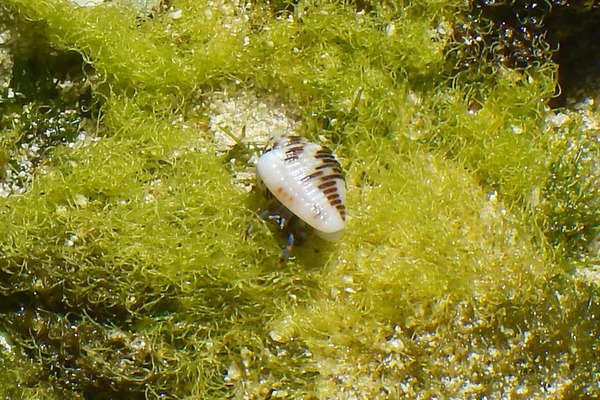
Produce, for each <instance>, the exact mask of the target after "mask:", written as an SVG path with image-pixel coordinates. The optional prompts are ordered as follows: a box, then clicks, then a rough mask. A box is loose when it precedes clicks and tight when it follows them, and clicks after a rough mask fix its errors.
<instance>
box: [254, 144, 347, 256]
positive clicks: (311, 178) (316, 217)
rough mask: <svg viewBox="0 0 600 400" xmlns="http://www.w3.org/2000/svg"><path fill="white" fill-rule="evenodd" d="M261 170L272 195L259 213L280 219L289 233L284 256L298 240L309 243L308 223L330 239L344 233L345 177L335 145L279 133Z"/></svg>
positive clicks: (263, 157) (268, 194)
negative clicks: (330, 145) (265, 206)
mask: <svg viewBox="0 0 600 400" xmlns="http://www.w3.org/2000/svg"><path fill="white" fill-rule="evenodd" d="M256 171H257V182H258V183H257V186H258V187H259V189H261V190H262V191H263V193H264V195H265V198H266V199H267V200H268V206H267V208H266V209H264V210H263V211H261V212H260V214H259V215H260V217H262V218H263V219H266V220H275V221H277V223H278V225H279V228H280V229H281V230H282V231H283V232H284V234H285V236H286V245H285V247H284V248H283V254H282V256H281V259H282V260H283V261H285V260H286V259H287V257H288V255H289V252H290V250H291V248H292V247H293V246H294V244H302V243H304V242H307V243H308V244H310V242H309V241H308V238H307V233H306V227H307V225H308V226H309V227H311V228H312V229H313V230H314V231H315V233H316V234H317V235H318V236H320V237H321V238H323V239H325V240H328V241H335V240H337V239H339V237H340V236H341V234H342V232H343V229H344V225H345V223H346V181H345V177H344V173H343V171H342V168H341V166H340V164H339V162H338V161H337V160H336V158H335V156H334V155H333V153H332V152H331V150H329V149H328V148H327V147H323V146H321V145H319V144H317V143H313V142H310V141H308V140H307V139H305V138H303V137H301V136H280V137H274V138H272V139H271V140H270V141H269V142H268V143H267V145H266V146H265V148H264V150H263V152H262V155H261V156H260V158H259V159H258V162H257V165H256ZM311 246H312V245H311ZM312 247H313V248H314V246H312ZM315 250H316V249H315Z"/></svg>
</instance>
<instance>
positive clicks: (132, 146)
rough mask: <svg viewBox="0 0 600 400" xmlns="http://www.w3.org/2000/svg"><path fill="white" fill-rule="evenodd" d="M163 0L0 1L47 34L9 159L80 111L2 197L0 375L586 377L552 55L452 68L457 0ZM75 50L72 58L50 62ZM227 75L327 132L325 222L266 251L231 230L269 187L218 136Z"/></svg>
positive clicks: (363, 390)
mask: <svg viewBox="0 0 600 400" xmlns="http://www.w3.org/2000/svg"><path fill="white" fill-rule="evenodd" d="M170 4H171V7H172V8H165V9H162V8H161V9H158V10H156V12H155V13H154V14H152V15H151V16H148V15H140V14H139V12H138V11H137V10H135V9H131V8H128V7H127V6H126V5H125V3H123V4H121V3H119V2H114V3H105V4H103V5H100V6H97V7H89V8H83V7H75V6H74V5H73V4H71V3H69V2H66V1H60V0H52V1H50V0H49V1H35V2H30V1H20V0H10V1H8V2H7V4H6V5H5V6H4V7H5V8H4V9H3V12H4V14H3V15H4V20H6V21H12V20H16V21H18V23H15V24H16V25H18V27H19V28H18V30H19V32H21V35H22V36H21V37H24V38H32V37H42V38H43V41H42V42H41V43H42V44H41V45H40V43H39V42H38V41H37V40H24V41H23V42H21V46H24V47H25V49H23V50H22V51H23V52H24V55H23V56H22V59H23V62H22V63H16V64H15V67H14V70H13V76H17V77H19V76H20V77H30V78H29V80H30V81H32V82H38V84H36V85H32V86H30V87H28V89H27V90H25V86H23V85H21V86H19V85H16V86H15V89H16V90H17V91H19V92H20V93H22V95H19V96H17V97H16V98H15V99H14V100H12V101H3V103H2V104H0V106H1V107H2V108H1V110H2V113H3V119H2V125H1V126H0V127H1V129H2V130H1V135H2V146H3V148H4V149H5V150H4V151H5V153H6V157H8V158H9V160H7V161H6V163H8V164H10V163H11V162H13V161H12V160H11V159H10V157H13V158H14V154H16V153H15V149H16V148H18V147H19V146H21V145H22V143H23V141H22V139H21V138H22V137H23V135H26V134H27V133H30V132H32V129H31V127H32V126H42V128H40V130H38V131H36V130H33V132H34V133H35V134H36V135H41V134H43V132H46V131H47V130H48V128H47V125H44V124H43V123H47V122H48V121H49V117H52V116H57V114H61V115H63V114H64V113H61V110H76V115H77V116H78V117H80V118H81V119H77V118H70V119H62V120H60V122H59V123H58V126H59V127H61V126H62V127H63V128H66V127H68V128H69V129H63V130H60V129H58V130H57V132H59V133H60V132H63V133H62V137H58V138H57V139H56V140H51V141H50V142H49V143H48V144H47V147H48V149H47V150H46V151H45V152H44V153H43V156H42V157H41V159H40V160H39V162H38V163H37V164H36V166H35V168H33V170H32V172H33V178H32V179H31V181H30V183H28V185H27V186H26V187H25V191H24V192H23V193H13V194H11V195H10V196H8V197H6V198H2V199H0V220H1V221H0V226H3V227H4V228H3V229H2V230H1V231H0V246H1V250H0V251H1V254H2V256H1V258H0V296H1V297H0V298H1V299H2V308H1V314H0V327H1V328H2V330H3V332H5V335H4V337H6V338H7V343H8V345H7V346H5V347H4V348H0V364H1V367H2V371H1V372H0V380H1V381H2V385H0V388H1V389H0V394H1V395H3V396H5V397H21V398H63V397H66V396H69V397H73V398H85V399H88V398H89V399H93V398H108V397H114V398H224V397H239V398H265V397H268V396H270V397H271V398H277V397H279V398H349V397H350V396H356V397H358V398H390V397H391V398H402V397H405V398H415V397H417V398H429V397H432V396H438V397H481V396H488V397H501V396H510V395H515V396H522V397H542V396H545V395H556V396H559V397H572V396H583V395H587V396H594V395H598V394H599V393H598V392H599V391H600V387H598V386H597V384H595V383H594V382H595V381H597V379H595V377H597V374H598V373H599V372H600V371H598V366H597V363H596V362H594V360H595V357H596V355H595V353H594V349H595V348H596V347H597V346H598V337H599V332H598V324H597V318H598V317H597V316H598V315H599V312H600V310H598V308H599V304H600V303H599V301H598V296H597V287H596V286H594V284H592V283H588V282H586V281H583V280H582V279H581V278H580V277H578V276H577V275H573V274H572V272H573V270H574V268H575V267H585V266H586V265H587V264H591V263H593V262H594V257H595V256H594V255H593V254H592V255H587V256H586V255H585V254H584V250H583V249H585V248H586V247H587V245H588V244H589V243H590V242H591V241H592V240H593V239H594V237H595V235H596V234H597V231H598V220H599V218H598V217H599V214H598V210H599V207H598V204H597V198H598V197H597V173H598V172H597V170H596V169H595V168H594V163H595V161H594V160H597V159H598V147H597V143H596V142H594V140H592V139H591V138H590V137H589V133H585V132H584V131H583V124H582V121H581V120H578V119H576V118H573V119H571V121H570V123H569V124H566V125H562V126H561V127H560V129H556V130H553V129H548V128H547V126H546V125H547V122H546V117H547V110H546V109H545V104H546V103H547V101H548V100H549V98H550V97H551V96H552V95H553V94H554V93H555V90H556V87H555V85H556V66H555V65H552V64H542V65H535V66H532V67H531V68H530V69H527V70H510V69H505V68H501V67H490V66H489V65H487V64H486V63H485V60H481V62H480V64H477V65H475V66H474V67H472V68H473V69H476V71H471V72H473V73H472V74H471V75H469V74H468V73H467V72H465V71H462V72H460V73H457V74H453V72H452V71H449V70H448V68H447V64H448V60H449V58H451V56H452V53H453V52H454V51H458V50H457V48H459V47H460V46H461V44H460V43H456V42H453V41H452V38H451V35H450V34H449V29H450V27H451V26H452V24H454V23H460V22H461V21H462V18H463V17H462V16H461V13H462V10H461V3H451V2H448V3H441V2H435V1H432V2H422V3H419V4H413V3H410V2H400V3H398V4H391V3H390V4H388V5H385V6H383V5H382V6H372V9H371V10H370V11H369V12H366V11H358V12H357V10H356V8H355V7H354V6H353V5H352V4H346V3H341V2H310V1H309V2H301V3H297V4H287V3H286V4H262V3H261V4H257V5H253V6H250V5H246V6H243V5H242V4H228V3H220V2H198V1H173V2H171V3H170ZM176 10H181V15H178V14H176V15H177V17H173V15H172V13H173V12H174V11H176ZM33 32H35V35H34V34H33ZM13 46H14V47H15V48H19V44H18V43H17V42H15V43H14V44H13ZM28 48H35V49H36V50H37V51H35V52H34V51H31V50H28ZM490 51H493V49H492V50H490ZM73 52H75V53H76V54H80V55H81V56H80V58H77V57H74V58H73V57H67V58H66V59H67V60H70V61H69V62H68V63H70V64H72V66H74V68H72V69H68V70H69V74H68V77H66V76H65V75H64V74H63V75H60V72H59V71H64V69H65V68H66V67H65V64H64V61H60V62H54V63H50V62H47V63H45V62H43V61H45V60H64V59H65V58H62V57H60V55H62V54H67V55H68V54H73ZM33 54H35V58H33V57H34V56H33ZM57 55H58V58H57ZM32 59H35V60H38V61H37V62H38V64H40V65H43V66H44V67H43V68H42V70H41V71H35V70H32V69H31V68H28V67H27V65H28V64H27V61H30V60H32ZM40 60H41V63H40ZM466 75H468V76H466ZM54 76H56V78H57V79H58V80H60V82H64V80H65V79H67V78H68V79H69V80H72V81H74V82H77V84H76V89H77V90H74V91H73V92H74V93H75V94H73V93H71V94H70V95H64V94H62V93H64V92H63V91H60V90H59V86H58V85H55V83H56V82H55V81H54V80H53V79H52V78H50V79H48V78H47V77H54ZM16 82H18V80H14V83H16ZM222 87H227V88H231V87H234V88H237V90H238V91H239V92H243V91H252V92H256V93H260V94H265V95H266V94H269V95H274V96H276V97H277V98H278V99H280V101H281V102H282V103H283V104H288V107H289V109H290V113H291V114H295V115H300V116H301V118H302V127H301V129H302V131H303V133H304V134H306V135H307V136H308V137H311V138H312V139H315V140H321V141H324V142H325V143H326V144H327V145H329V146H331V147H332V148H333V149H334V150H335V151H336V153H337V154H338V156H339V159H340V161H341V163H342V164H343V165H344V167H345V169H346V171H347V180H348V210H349V215H350V218H349V221H348V228H347V232H346V234H345V237H344V238H343V239H342V241H341V242H340V243H336V244H326V243H324V242H322V241H319V240H318V239H315V243H316V244H317V246H318V247H319V248H320V249H321V252H320V253H318V254H315V253H314V252H312V250H310V249H302V248H300V249H294V253H293V255H294V257H293V258H292V259H291V260H290V262H288V263H287V264H284V265H282V264H280V263H279V262H278V259H279V254H280V249H279V247H280V246H281V244H282V241H281V238H279V237H278V232H276V231H272V233H271V231H269V228H268V226H267V225H265V224H256V227H255V229H254V231H253V233H252V235H250V236H249V237H248V236H246V235H245V231H246V228H247V227H248V226H249V224H251V222H252V221H253V220H254V213H255V211H256V210H258V209H259V208H260V205H261V200H260V195H259V194H257V193H247V192H246V191H245V190H244V189H243V188H241V187H240V186H239V185H236V182H235V180H234V179H232V175H233V174H234V173H235V172H236V171H232V168H233V169H235V168H241V167H240V164H239V163H238V164H236V163H233V164H232V163H231V157H233V155H232V154H234V153H235V152H233V151H232V152H228V153H226V154H222V153H221V152H219V151H218V150H217V149H216V148H215V145H214V143H213V141H212V133H211V132H210V131H209V129H208V124H207V118H208V117H207V115H208V113H209V109H210V107H209V104H208V103H210V101H211V93H212V92H214V91H216V90H221V88H222ZM86 88H90V89H89V90H91V94H90V93H89V92H87V90H88V89H86ZM32 105H35V107H32ZM46 109H51V110H53V111H52V113H50V114H48V113H46V114H44V113H43V112H41V111H39V110H46ZM25 110H29V111H28V112H25ZM31 110H33V112H32V111H31ZM15 112H16V113H17V114H19V115H20V118H18V119H12V118H8V117H7V116H8V115H9V114H12V113H15ZM69 112H71V111H69ZM83 118H85V119H88V120H89V121H90V123H89V124H88V125H83V121H82V120H83ZM74 121H76V122H74ZM80 122H81V124H79V123H80ZM75 126H77V128H78V129H79V130H80V131H81V132H84V133H85V135H84V136H85V139H77V140H75V139H74V137H75V134H74V132H73V127H75ZM557 130H558V132H557ZM586 135H588V136H586ZM34 136H35V135H34ZM59 136H60V135H59ZM239 152H240V153H239V154H241V152H242V151H241V150H239ZM235 154H236V155H237V154H238V153H235ZM246 156H247V157H249V156H248V155H246ZM3 162H4V161H3ZM28 182H29V181H28ZM564 210H569V212H567V213H565V212H564Z"/></svg>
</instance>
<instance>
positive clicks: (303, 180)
mask: <svg viewBox="0 0 600 400" xmlns="http://www.w3.org/2000/svg"><path fill="white" fill-rule="evenodd" d="M321 175H323V171H316V172H313V173H312V174H310V175H306V176H305V177H303V178H302V179H300V182H302V183H304V182H308V181H310V180H311V179H313V178H316V177H318V176H321Z"/></svg>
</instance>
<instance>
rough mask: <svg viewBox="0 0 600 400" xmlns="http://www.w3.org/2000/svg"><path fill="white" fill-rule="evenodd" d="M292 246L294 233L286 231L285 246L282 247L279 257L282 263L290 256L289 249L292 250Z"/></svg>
mask: <svg viewBox="0 0 600 400" xmlns="http://www.w3.org/2000/svg"><path fill="white" fill-rule="evenodd" d="M293 246H294V234H293V233H288V234H287V236H286V240H285V246H284V247H283V251H282V252H281V258H280V259H279V261H280V262H282V263H284V262H286V261H287V260H288V257H289V256H290V250H292V247H293Z"/></svg>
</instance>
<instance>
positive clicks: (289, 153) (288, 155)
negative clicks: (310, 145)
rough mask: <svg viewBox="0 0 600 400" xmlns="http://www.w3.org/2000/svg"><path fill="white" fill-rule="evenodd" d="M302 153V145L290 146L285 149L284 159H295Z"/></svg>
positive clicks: (287, 160) (288, 160)
mask: <svg viewBox="0 0 600 400" xmlns="http://www.w3.org/2000/svg"><path fill="white" fill-rule="evenodd" d="M302 153H304V146H303V145H300V146H296V147H292V148H291V149H289V150H286V152H285V159H284V161H286V162H290V161H295V160H297V159H298V157H299V156H300V154H302Z"/></svg>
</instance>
